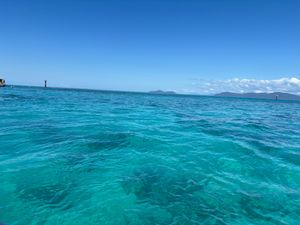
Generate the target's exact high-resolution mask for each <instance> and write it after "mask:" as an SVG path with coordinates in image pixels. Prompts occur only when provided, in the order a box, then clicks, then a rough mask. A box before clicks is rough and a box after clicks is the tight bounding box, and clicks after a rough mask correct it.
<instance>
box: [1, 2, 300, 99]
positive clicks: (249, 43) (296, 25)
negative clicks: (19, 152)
mask: <svg viewBox="0 0 300 225" xmlns="http://www.w3.org/2000/svg"><path fill="white" fill-rule="evenodd" d="M299 12H300V1H298V0H251V1H250V0H248V1H247V0H148V1H146V0H103V1H100V0H98V1H96V0H65V1H63V0H49V1H47V0H26V1H23V0H0V76H2V77H4V78H5V79H6V81H7V83H9V84H21V85H43V83H44V80H48V84H49V86H55V87H72V88H91V89H104V90H122V91H150V90H157V89H162V90H173V91H176V92H178V93H192V94H211V93H217V92H222V91H235V92H252V91H255V92H263V91H267V92H272V91H285V92H291V93H296V94H300V13H299Z"/></svg>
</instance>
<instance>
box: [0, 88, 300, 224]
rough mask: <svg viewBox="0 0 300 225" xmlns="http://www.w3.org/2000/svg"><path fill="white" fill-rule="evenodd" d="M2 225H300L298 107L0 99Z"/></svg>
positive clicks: (22, 92) (12, 93) (79, 96)
mask: <svg viewBox="0 0 300 225" xmlns="http://www.w3.org/2000/svg"><path fill="white" fill-rule="evenodd" d="M0 118H1V119H0V174H1V175H0V224H1V223H4V224H5V225H11V224H18V225H25V224H26V225H31V224H35V225H42V224H43V225H44V224H45V225H54V224H55V225H56V224H57V225H58V224H59V225H83V224H84V225H93V224H112V225H120V224H128V225H129V224H130V225H143V224H149V225H152V224H164V225H167V224H178V225H179V224H180V225H181V224H230V225H231V224H243V225H244V224H299V221H300V103H297V102H283V101H282V102H281V101H277V102H276V101H263V100H246V99H226V98H214V97H195V96H194V97H193V96H156V95H148V94H134V93H121V92H119V93H118V92H100V91H79V90H55V89H39V88H21V87H15V88H2V89H0Z"/></svg>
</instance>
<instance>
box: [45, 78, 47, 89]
mask: <svg viewBox="0 0 300 225" xmlns="http://www.w3.org/2000/svg"><path fill="white" fill-rule="evenodd" d="M46 87H47V80H45V88H46Z"/></svg>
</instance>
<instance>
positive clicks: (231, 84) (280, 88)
mask: <svg viewBox="0 0 300 225" xmlns="http://www.w3.org/2000/svg"><path fill="white" fill-rule="evenodd" d="M181 92H183V93H187V94H188V93H189V94H216V93H220V92H235V93H247V92H255V93H262V92H267V93H271V92H286V93H291V94H298V95H300V79H298V78H296V77H283V78H279V79H274V80H266V79H261V80H260V79H242V78H233V79H227V80H195V81H194V82H193V83H192V87H191V88H188V89H182V90H181Z"/></svg>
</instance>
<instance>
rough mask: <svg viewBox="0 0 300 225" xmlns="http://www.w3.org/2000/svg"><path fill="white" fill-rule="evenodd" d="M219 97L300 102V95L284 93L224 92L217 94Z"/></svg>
mask: <svg viewBox="0 0 300 225" xmlns="http://www.w3.org/2000/svg"><path fill="white" fill-rule="evenodd" d="M215 96H218V97H231V98H256V99H274V100H293V101H300V96H299V95H293V94H288V93H283V92H274V93H244V94H240V93H233V92H222V93H219V94H216V95H215Z"/></svg>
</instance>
